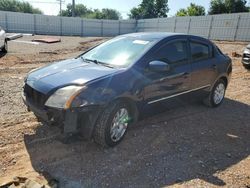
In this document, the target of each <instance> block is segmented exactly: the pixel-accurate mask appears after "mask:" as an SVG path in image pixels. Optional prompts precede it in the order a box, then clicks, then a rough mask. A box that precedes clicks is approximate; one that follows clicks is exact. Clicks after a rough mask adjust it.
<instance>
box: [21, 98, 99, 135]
mask: <svg viewBox="0 0 250 188" xmlns="http://www.w3.org/2000/svg"><path fill="white" fill-rule="evenodd" d="M22 99H23V102H24V103H25V105H26V106H27V108H28V111H32V112H33V113H34V115H35V116H36V117H37V118H38V119H39V120H41V121H43V122H45V123H47V124H49V125H51V124H53V125H57V126H58V127H60V128H61V130H62V132H63V134H64V135H72V134H79V133H80V135H81V136H82V137H83V138H84V139H90V138H91V137H92V133H93V130H94V125H95V122H96V120H97V117H98V115H99V113H100V111H101V110H100V107H99V106H90V107H83V108H77V109H68V110H63V109H54V108H48V107H45V108H39V107H37V106H36V105H34V104H33V103H32V102H31V101H29V99H28V98H26V97H25V96H24V95H23V94H22Z"/></svg>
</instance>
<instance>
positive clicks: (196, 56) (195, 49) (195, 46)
mask: <svg viewBox="0 0 250 188" xmlns="http://www.w3.org/2000/svg"><path fill="white" fill-rule="evenodd" d="M190 46H191V54H192V59H193V60H194V61H197V60H203V59H208V58H209V57H210V53H209V46H208V45H205V44H202V43H198V42H191V43H190Z"/></svg>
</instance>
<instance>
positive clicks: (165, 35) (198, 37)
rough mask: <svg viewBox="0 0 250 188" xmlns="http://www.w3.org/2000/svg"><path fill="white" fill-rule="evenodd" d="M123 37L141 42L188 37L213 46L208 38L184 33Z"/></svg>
mask: <svg viewBox="0 0 250 188" xmlns="http://www.w3.org/2000/svg"><path fill="white" fill-rule="evenodd" d="M121 36H122V37H131V38H134V39H139V40H149V41H153V40H158V41H160V40H163V39H166V38H168V37H178V36H186V37H191V38H192V39H198V40H200V41H203V42H207V43H209V44H211V41H209V40H208V39H206V38H203V37H200V36H196V35H189V34H184V33H170V32H139V33H130V34H125V35H121Z"/></svg>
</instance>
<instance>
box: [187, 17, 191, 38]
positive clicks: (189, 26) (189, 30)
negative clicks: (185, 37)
mask: <svg viewBox="0 0 250 188" xmlns="http://www.w3.org/2000/svg"><path fill="white" fill-rule="evenodd" d="M190 24H191V17H190V18H189V22H188V31H187V34H189V32H190Z"/></svg>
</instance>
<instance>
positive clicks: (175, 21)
mask: <svg viewBox="0 0 250 188" xmlns="http://www.w3.org/2000/svg"><path fill="white" fill-rule="evenodd" d="M176 23H177V17H175V20H174V33H175V31H176Z"/></svg>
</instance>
